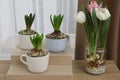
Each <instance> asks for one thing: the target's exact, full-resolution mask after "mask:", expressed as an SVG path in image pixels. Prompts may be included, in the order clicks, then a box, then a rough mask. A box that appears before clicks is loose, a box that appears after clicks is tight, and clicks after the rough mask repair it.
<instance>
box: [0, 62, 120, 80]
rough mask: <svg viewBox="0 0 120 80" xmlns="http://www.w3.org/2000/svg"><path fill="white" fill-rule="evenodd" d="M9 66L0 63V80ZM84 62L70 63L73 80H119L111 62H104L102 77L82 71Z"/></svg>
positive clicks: (118, 72)
mask: <svg viewBox="0 0 120 80" xmlns="http://www.w3.org/2000/svg"><path fill="white" fill-rule="evenodd" d="M9 66H10V61H0V80H5V75H6V73H7V71H8V68H9ZM84 66H85V61H83V60H75V61H73V62H72V69H73V78H74V80H120V71H119V70H118V68H117V66H116V65H115V63H114V62H113V61H112V60H108V61H107V62H106V66H107V70H106V72H105V73H104V74H102V75H90V74H88V73H86V72H85V71H84Z"/></svg>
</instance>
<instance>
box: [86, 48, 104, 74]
mask: <svg viewBox="0 0 120 80" xmlns="http://www.w3.org/2000/svg"><path fill="white" fill-rule="evenodd" d="M104 55H105V50H104V49H102V48H97V49H96V53H94V50H93V49H90V50H89V49H88V48H86V61H87V65H86V67H85V70H86V72H88V73H90V74H102V73H104V72H105V69H106V66H105V58H104Z"/></svg>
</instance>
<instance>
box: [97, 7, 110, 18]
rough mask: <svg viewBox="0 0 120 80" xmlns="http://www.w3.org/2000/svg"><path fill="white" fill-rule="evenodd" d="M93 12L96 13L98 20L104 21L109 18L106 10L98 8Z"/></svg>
mask: <svg viewBox="0 0 120 80" xmlns="http://www.w3.org/2000/svg"><path fill="white" fill-rule="evenodd" d="M95 11H96V16H97V18H98V19H99V20H106V19H108V18H109V17H110V16H111V14H110V12H109V10H108V9H107V8H99V9H97V8H96V9H95Z"/></svg>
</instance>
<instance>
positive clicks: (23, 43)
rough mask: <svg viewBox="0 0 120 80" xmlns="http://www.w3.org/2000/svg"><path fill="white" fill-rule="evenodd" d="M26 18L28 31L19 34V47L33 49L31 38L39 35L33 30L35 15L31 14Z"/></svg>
mask: <svg viewBox="0 0 120 80" xmlns="http://www.w3.org/2000/svg"><path fill="white" fill-rule="evenodd" d="M24 18H25V24H26V29H25V30H21V31H19V32H18V38H19V46H20V48H22V49H32V48H33V47H32V44H31V42H30V39H29V37H30V36H33V35H35V34H36V33H37V32H36V31H34V30H32V29H31V27H32V23H33V21H34V19H35V14H32V13H30V14H29V15H25V17H24Z"/></svg>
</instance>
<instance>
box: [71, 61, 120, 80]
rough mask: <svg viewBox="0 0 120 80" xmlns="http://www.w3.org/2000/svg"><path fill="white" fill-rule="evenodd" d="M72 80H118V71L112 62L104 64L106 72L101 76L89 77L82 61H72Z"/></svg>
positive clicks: (119, 72) (119, 78) (119, 77)
mask: <svg viewBox="0 0 120 80" xmlns="http://www.w3.org/2000/svg"><path fill="white" fill-rule="evenodd" d="M72 65H73V77H74V80H120V71H119V70H118V68H117V66H116V65H115V63H114V62H113V61H107V62H106V67H107V68H106V72H105V73H104V74H101V75H90V74H88V73H86V72H85V69H84V68H85V65H86V62H85V61H84V60H76V61H73V63H72Z"/></svg>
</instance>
